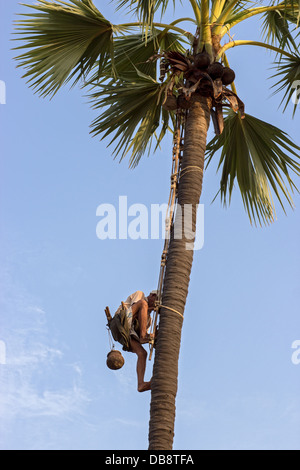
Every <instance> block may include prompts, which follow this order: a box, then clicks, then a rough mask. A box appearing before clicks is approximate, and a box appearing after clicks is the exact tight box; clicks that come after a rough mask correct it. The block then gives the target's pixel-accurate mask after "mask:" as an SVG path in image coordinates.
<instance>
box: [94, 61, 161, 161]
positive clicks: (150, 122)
mask: <svg viewBox="0 0 300 470" xmlns="http://www.w3.org/2000/svg"><path fill="white" fill-rule="evenodd" d="M165 86H166V85H165V84H160V83H158V82H157V81H155V80H154V79H153V78H152V77H151V76H148V75H145V74H143V73H141V72H139V71H138V70H136V76H135V80H134V81H133V80H119V81H114V80H112V81H111V82H110V83H108V84H100V85H98V88H99V91H96V92H94V93H92V94H91V95H90V99H91V101H92V103H93V108H94V109H97V110H98V109H100V110H101V114H100V115H99V117H98V118H96V119H95V120H94V121H93V123H92V125H91V127H92V131H91V133H92V134H93V135H94V136H97V135H101V136H102V137H101V140H102V139H104V138H106V137H108V136H110V135H113V137H112V140H111V141H110V143H109V145H111V144H114V151H113V154H114V155H115V157H116V156H118V155H121V160H122V159H123V158H124V157H125V155H127V154H128V153H130V154H131V157H130V162H129V164H130V167H134V166H136V165H137V164H138V162H139V160H140V158H141V156H142V155H143V154H144V153H145V152H146V150H147V149H148V150H149V151H150V148H151V144H152V141H153V138H154V139H155V137H156V132H158V131H159V126H160V120H161V117H162V118H163V119H162V128H161V131H160V135H159V137H158V140H159V141H161V140H162V138H163V137H164V134H165V132H166V130H167V127H168V119H169V114H168V113H162V103H163V100H164V89H165ZM103 108H105V109H104V111H103Z"/></svg>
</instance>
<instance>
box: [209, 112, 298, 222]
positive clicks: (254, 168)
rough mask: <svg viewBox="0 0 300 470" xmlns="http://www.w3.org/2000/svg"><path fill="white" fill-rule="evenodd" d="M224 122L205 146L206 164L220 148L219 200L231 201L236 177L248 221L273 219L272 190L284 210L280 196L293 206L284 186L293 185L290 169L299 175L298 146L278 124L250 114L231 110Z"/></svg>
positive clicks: (293, 186)
mask: <svg viewBox="0 0 300 470" xmlns="http://www.w3.org/2000/svg"><path fill="white" fill-rule="evenodd" d="M224 123H225V125H224V131H223V133H222V134H221V135H219V136H216V137H214V138H213V139H212V140H211V142H210V143H209V144H208V146H207V159H208V163H207V164H209V163H210V162H211V160H212V158H213V156H214V155H215V153H216V152H217V151H218V150H222V151H221V157H220V161H219V165H218V170H219V169H220V168H222V177H221V183H220V190H219V192H220V193H221V200H222V202H223V203H224V205H226V204H227V202H228V203H230V200H231V196H232V191H233V188H234V182H235V180H237V183H238V186H239V189H240V192H241V195H242V199H243V203H244V207H245V209H246V211H247V213H248V216H249V218H250V221H251V223H253V222H254V223H256V221H258V222H259V224H260V225H261V224H262V223H264V224H267V223H270V222H273V220H274V218H275V216H276V213H275V207H274V203H273V199H272V191H273V193H274V194H275V195H276V197H277V199H278V201H279V203H280V205H281V207H282V208H283V210H284V205H283V200H282V196H284V197H285V199H286V200H287V202H288V204H289V205H290V206H292V207H293V201H292V198H291V195H290V193H289V191H288V188H287V186H289V188H290V190H291V191H293V189H294V188H295V185H294V183H293V181H292V179H291V177H290V174H289V171H290V170H291V171H293V172H295V173H296V174H297V175H298V176H299V175H300V163H299V151H300V147H298V146H297V145H295V144H294V143H293V142H292V141H291V140H290V139H289V137H288V136H287V135H286V134H285V133H284V132H283V131H281V130H280V129H278V128H277V127H274V126H272V125H271V124H268V123H266V122H264V121H261V120H259V119H257V118H255V117H253V116H250V115H249V114H245V118H244V119H241V117H240V115H239V114H238V113H237V114H236V113H234V112H233V111H230V112H229V114H228V116H227V117H226V119H225V122H224ZM288 154H291V155H292V156H294V157H296V158H297V160H295V159H293V158H292V157H291V156H289V155H288ZM280 191H281V192H280Z"/></svg>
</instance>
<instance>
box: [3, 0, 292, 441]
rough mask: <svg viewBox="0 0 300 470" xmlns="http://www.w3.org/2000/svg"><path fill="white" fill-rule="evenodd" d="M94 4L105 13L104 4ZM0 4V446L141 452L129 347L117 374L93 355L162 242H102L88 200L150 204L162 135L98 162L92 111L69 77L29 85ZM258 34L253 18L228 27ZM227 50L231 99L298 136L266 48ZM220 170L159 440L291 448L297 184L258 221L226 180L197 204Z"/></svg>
mask: <svg viewBox="0 0 300 470" xmlns="http://www.w3.org/2000/svg"><path fill="white" fill-rule="evenodd" d="M27 3H29V4H34V3H35V2H34V0H27ZM95 4H96V6H97V7H98V8H99V10H100V11H101V12H102V13H103V14H104V15H105V16H106V17H107V18H108V19H111V20H112V21H113V22H114V21H115V22H118V21H119V19H120V17H118V16H117V15H116V14H115V13H114V11H113V7H112V5H111V3H110V2H103V1H99V0H95ZM0 5H1V15H0V17H1V42H0V43H1V62H0V80H3V81H5V83H6V86H7V102H6V105H0V115H1V127H0V129H1V130H0V132H1V168H0V172H1V195H0V197H1V235H0V236H1V267H0V276H1V295H0V301H1V320H0V322H1V323H0V328H1V329H0V341H2V342H3V343H4V344H5V345H6V364H0V394H1V398H0V415H1V420H0V423H1V424H0V448H1V449H145V448H147V439H148V420H149V407H150V393H144V394H138V393H137V392H136V375H135V363H136V361H135V357H134V356H133V355H132V354H130V353H124V357H125V361H126V363H125V366H124V367H123V369H121V370H120V371H117V372H112V371H110V370H109V369H108V368H107V367H106V355H107V353H108V351H109V342H108V335H107V332H106V327H105V324H106V322H105V316H104V308H105V306H106V305H109V306H110V308H111V310H112V311H114V309H116V308H117V306H118V305H119V303H120V301H121V300H123V299H124V298H126V297H127V295H128V294H130V293H132V292H133V291H135V290H137V289H139V290H143V291H144V292H145V293H148V292H149V291H150V290H152V289H153V288H156V286H157V281H158V274H159V266H160V256H161V250H162V240H130V239H128V240H104V241H101V240H99V239H98V238H97V236H96V225H97V222H98V221H99V218H97V217H96V209H97V207H98V206H99V205H100V204H102V203H111V204H115V205H117V203H118V198H119V196H120V195H126V196H127V197H128V204H129V205H131V204H134V203H142V204H145V205H146V206H147V207H148V208H149V210H150V205H151V204H152V203H159V204H162V203H164V202H167V198H168V191H169V175H170V170H171V138H170V137H169V138H168V139H167V140H166V141H165V142H164V144H163V146H162V149H161V151H159V152H157V153H156V154H155V155H150V157H149V158H147V157H145V158H144V159H143V160H142V161H141V163H140V165H139V166H138V168H136V169H135V170H129V169H128V161H124V162H122V163H121V164H119V163H118V161H116V160H113V159H112V158H111V150H110V148H106V144H107V143H108V142H107V141H104V142H99V141H98V140H97V139H95V138H92V137H91V136H90V135H89V125H90V123H91V121H92V120H93V119H94V118H95V117H96V113H95V111H93V110H91V109H90V107H89V104H88V103H87V99H86V98H84V97H83V95H82V91H81V90H80V89H79V88H74V89H72V90H71V91H69V89H68V87H66V88H64V89H63V90H61V91H60V92H59V93H58V94H57V96H56V97H55V98H54V99H53V100H52V101H50V102H49V100H47V99H41V98H38V96H37V95H34V94H33V92H32V90H30V89H28V87H27V85H26V83H25V80H23V79H21V75H22V71H21V70H20V69H16V63H15V62H14V61H13V60H12V57H13V56H14V55H15V52H13V51H11V50H10V49H11V47H12V46H13V44H12V42H11V38H12V35H11V33H12V29H13V27H12V21H13V20H14V18H15V13H17V12H22V11H24V7H22V6H20V5H19V4H18V2H17V1H16V0H10V1H9V2H8V1H7V0H0ZM103 5H104V6H103ZM181 10H182V9H181ZM180 15H181V16H183V15H182V11H181V12H180V11H179V13H178V16H180ZM184 16H187V12H186V9H185V10H184ZM171 18H174V16H173V14H172V13H170V14H169V15H168V16H167V18H166V22H167V21H169V20H170V19H171ZM259 37H260V33H259V29H258V24H257V23H256V21H255V20H251V21H249V22H248V24H247V28H245V30H244V31H243V33H242V32H241V33H240V34H239V39H251V38H253V39H255V38H259ZM244 51H245V52H246V54H245V55H244V56H243V55H242V54H243V52H244ZM229 59H231V64H232V67H233V68H234V69H235V70H236V74H237V81H236V85H237V87H238V92H239V95H240V97H241V98H242V99H243V101H244V102H245V104H246V112H248V113H249V114H252V115H254V116H256V117H258V118H260V119H263V120H266V121H268V122H270V123H272V124H274V125H276V126H278V127H280V128H282V129H283V130H284V131H286V132H287V133H288V134H289V135H290V136H291V137H292V138H293V139H294V140H295V141H296V142H297V143H298V144H299V116H298V115H297V114H296V117H295V119H294V120H293V121H292V119H291V109H289V110H287V112H286V113H285V114H282V112H281V110H279V111H278V104H279V97H278V96H275V97H272V98H270V95H271V92H270V85H271V84H272V82H271V81H270V80H267V77H268V76H269V75H270V70H269V69H270V67H271V60H270V54H269V53H267V52H263V51H260V50H259V49H258V48H255V49H254V48H253V49H252V48H250V47H247V48H246V49H245V50H243V49H242V48H240V49H239V48H236V49H235V50H232V53H231V54H230V55H229ZM298 114H299V113H298ZM212 136H213V130H212V128H211V129H210V131H209V138H211V137H212ZM219 180H220V175H219V174H217V175H216V174H215V168H214V167H213V166H212V167H211V168H209V169H208V171H207V172H206V174H205V180H204V191H203V196H202V203H203V204H204V205H205V244H204V247H203V249H202V250H200V251H198V252H196V254H195V258H194V265H193V270H192V276H191V284H190V290H189V295H188V301H187V306H186V315H185V320H184V326H183V334H182V345H181V354H180V363H179V388H178V396H177V415H176V427H175V441H174V449H183V450H184V449H216V450H219V449H235V450H238V449H274V450H275V449H299V448H300V445H299V442H300V398H299V386H300V364H299V365H296V364H293V362H292V359H291V358H292V353H293V349H292V347H291V346H292V343H293V342H294V341H295V340H300V329H299V326H300V325H299V300H300V298H299V279H300V270H299V266H300V257H299V235H300V224H299V220H300V218H299V207H300V197H299V195H298V194H295V197H294V201H295V205H296V209H295V210H294V211H292V210H291V209H289V208H287V216H285V215H284V214H283V213H282V211H281V210H280V209H279V207H278V206H277V208H278V220H277V221H276V223H274V224H273V225H272V226H270V227H267V228H253V227H251V226H250V224H249V221H248V219H247V216H246V214H245V212H244V209H243V207H242V203H241V199H240V196H239V194H238V192H237V191H235V193H234V197H233V201H232V205H231V207H230V208H229V209H223V207H221V204H220V202H219V201H216V202H215V203H214V204H212V205H211V204H210V203H211V200H212V199H213V197H214V195H215V193H216V191H217V189H218V184H219ZM297 183H298V186H299V181H298V182H297ZM152 365H153V361H151V362H149V361H148V362H147V372H146V378H150V377H151V369H152Z"/></svg>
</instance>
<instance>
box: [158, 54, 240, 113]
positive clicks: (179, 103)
mask: <svg viewBox="0 0 300 470" xmlns="http://www.w3.org/2000/svg"><path fill="white" fill-rule="evenodd" d="M167 70H170V71H171V73H172V75H173V76H176V75H177V76H179V75H181V74H183V78H184V84H185V85H184V87H185V89H187V90H188V89H190V90H193V91H196V92H198V93H201V94H202V95H205V96H209V95H212V96H214V94H215V92H216V91H215V90H216V87H217V88H218V89H219V90H222V87H223V86H225V87H226V86H228V85H230V84H231V83H232V82H233V81H234V79H235V73H234V71H233V70H232V69H230V68H229V67H224V66H223V65H222V64H221V63H220V62H213V63H211V59H210V56H209V54H208V53H207V52H201V53H198V54H196V55H195V56H185V55H183V54H181V53H179V52H175V51H172V52H169V53H166V55H165V57H164V70H163V71H162V74H164V73H165V72H166V71H167ZM162 77H163V75H161V79H162ZM186 98H187V96H186V95H185V94H180V95H179V97H178V99H177V98H176V97H175V96H174V95H173V94H172V93H169V96H168V97H167V99H166V100H165V103H164V107H165V108H166V109H168V110H174V109H176V108H178V107H180V108H188V107H189V100H188V99H186Z"/></svg>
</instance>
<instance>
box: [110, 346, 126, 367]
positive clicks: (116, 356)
mask: <svg viewBox="0 0 300 470" xmlns="http://www.w3.org/2000/svg"><path fill="white" fill-rule="evenodd" d="M124 363H125V360H124V357H123V356H122V354H121V353H120V351H117V350H115V349H112V350H111V351H110V352H109V353H108V354H107V359H106V365H107V367H108V368H109V369H112V370H118V369H121V367H123V365H124Z"/></svg>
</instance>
